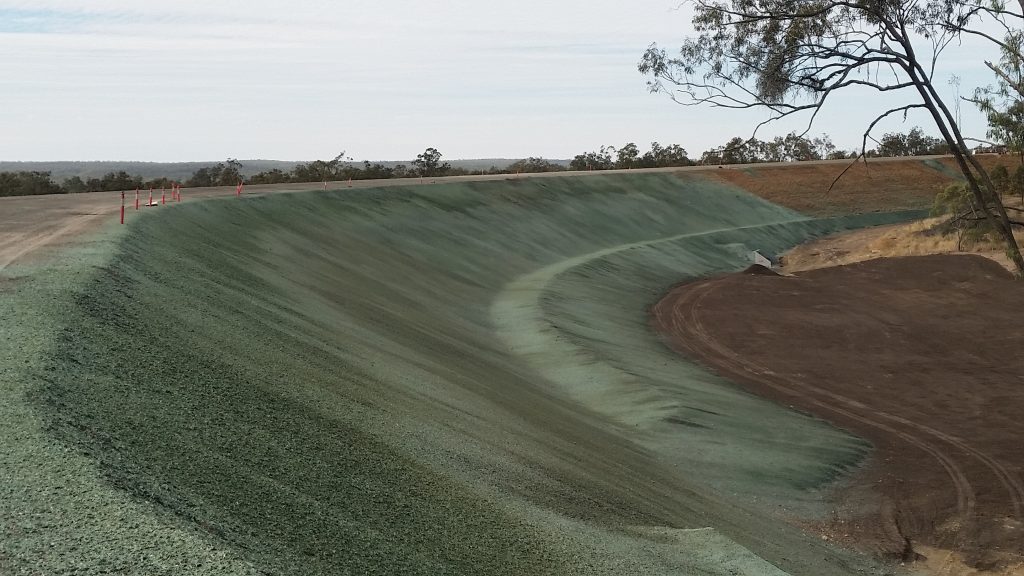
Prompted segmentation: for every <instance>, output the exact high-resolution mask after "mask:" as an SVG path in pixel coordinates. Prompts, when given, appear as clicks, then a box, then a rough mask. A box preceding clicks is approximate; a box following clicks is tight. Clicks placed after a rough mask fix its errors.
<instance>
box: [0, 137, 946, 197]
mask: <svg viewBox="0 0 1024 576" xmlns="http://www.w3.org/2000/svg"><path fill="white" fill-rule="evenodd" d="M946 151H947V149H946V148H944V147H943V146H942V145H941V143H940V142H939V141H938V140H937V139H936V138H932V137H929V136H925V135H924V134H923V132H922V131H921V129H920V128H914V129H912V130H911V131H910V132H909V133H907V134H901V133H888V134H885V135H884V136H883V137H882V139H881V140H880V141H879V145H878V148H877V149H875V150H871V151H869V152H868V153H867V155H868V156H870V157H895V156H920V155H927V154H944V153H945V152H946ZM856 155H857V154H856V153H855V152H851V153H847V152H844V151H842V150H837V149H836V147H835V146H834V145H833V144H832V141H831V140H830V139H829V137H828V136H825V135H823V136H821V137H817V138H807V137H804V136H800V135H798V134H795V133H792V134H788V135H787V136H786V137H785V138H783V137H781V136H780V137H777V138H775V139H774V140H764V141H762V140H758V139H756V138H752V139H747V140H744V139H742V138H738V137H737V138H732V139H731V140H729V141H728V142H726V143H725V144H724V145H722V146H719V147H716V148H713V149H711V150H708V151H706V152H704V154H703V155H702V156H701V161H700V163H701V164H748V163H749V164H754V163H762V162H803V161H808V160H835V159H841V158H853V157H856ZM442 157H443V155H442V154H441V153H440V152H439V151H438V150H437V149H436V148H427V149H426V150H425V151H424V152H423V153H422V154H419V155H418V156H417V157H416V158H415V159H414V160H412V161H411V162H410V163H409V165H406V164H405V163H401V162H370V161H368V160H367V161H363V162H361V163H358V162H352V159H351V158H348V157H346V156H345V153H344V152H342V153H341V154H338V155H337V156H336V157H334V158H333V159H331V160H314V161H312V162H299V163H289V162H276V161H272V160H246V161H244V162H243V161H239V160H236V159H234V158H229V159H228V160H226V161H224V162H218V163H196V162H191V163H189V162H186V163H176V164H158V163H145V162H126V163H118V162H0V196H21V195H30V194H68V193H71V194H74V193H79V192H104V191H106V192H110V191H122V190H124V191H130V190H134V189H149V188H154V189H159V188H170V187H171V186H172V185H173V184H174V183H181V182H184V184H185V186H187V187H189V188H205V187H212V186H235V185H237V184H238V183H239V182H242V181H244V182H245V183H247V184H288V183H300V184H301V183H312V182H326V181H332V182H338V181H345V180H388V179H391V178H433V177H441V176H471V175H485V174H536V173H542V172H562V171H565V170H580V171H590V170H627V169H635V168H673V167H680V166H693V165H694V164H696V162H694V161H692V160H690V158H689V157H687V152H686V150H685V149H684V148H683V147H682V146H680V145H678V144H670V145H668V146H662V145H661V144H659V143H657V142H652V143H651V147H650V150H647V151H646V152H643V153H641V151H640V148H639V147H638V146H637V145H636V144H634V143H632V142H630V143H627V144H625V145H624V146H622V147H621V148H616V147H614V146H602V147H601V148H600V149H599V150H597V151H592V152H586V153H584V154H578V155H576V157H575V158H573V159H572V160H547V159H545V158H540V157H533V156H531V157H529V158H523V159H521V160H503V159H496V160H494V161H493V162H492V161H490V160H453V161H451V162H448V161H442ZM488 162H491V163H490V164H488ZM122 165H125V166H130V167H133V168H135V167H137V168H138V169H139V170H140V172H141V173H144V174H147V176H135V175H132V174H130V173H129V172H127V171H125V170H116V171H110V172H106V173H103V174H102V176H86V175H88V174H92V173H94V172H96V171H97V167H99V166H122ZM268 166H269V168H267V167H268ZM12 167H13V168H18V169H19V170H18V171H17V172H2V170H3V169H8V168H12ZM192 167H195V168H194V171H192V172H185V169H186V168H192ZM28 168H31V170H27V169H28ZM261 168H263V169H262V170H261ZM64 174H71V175H70V176H67V177H66V178H64V179H63V180H62V182H61V183H60V184H57V183H55V182H54V178H57V179H59V178H60V177H61V176H62V175H64ZM153 174H157V176H155V177H153V176H152V175H153Z"/></svg>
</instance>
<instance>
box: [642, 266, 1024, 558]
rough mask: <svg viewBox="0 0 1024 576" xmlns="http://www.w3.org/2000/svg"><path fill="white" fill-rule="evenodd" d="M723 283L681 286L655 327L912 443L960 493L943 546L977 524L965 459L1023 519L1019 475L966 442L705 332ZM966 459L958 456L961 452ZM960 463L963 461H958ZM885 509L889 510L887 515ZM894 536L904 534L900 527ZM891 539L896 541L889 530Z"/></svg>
mask: <svg viewBox="0 0 1024 576" xmlns="http://www.w3.org/2000/svg"><path fill="white" fill-rule="evenodd" d="M721 281H722V279H713V280H707V281H703V282H700V283H696V284H691V285H687V286H683V287H680V288H677V289H675V290H673V291H672V292H671V293H670V295H669V296H667V297H666V298H665V299H663V300H662V301H660V302H659V303H658V304H656V305H655V306H654V308H653V309H652V312H653V314H654V316H655V319H656V322H658V323H659V324H660V325H661V326H664V327H666V330H665V331H666V332H667V333H668V334H669V335H670V336H672V337H674V339H675V343H676V344H678V345H679V346H680V347H682V348H684V349H686V350H687V351H689V352H690V353H691V354H694V355H696V356H697V357H703V358H706V359H707V360H709V361H710V363H711V364H713V365H715V366H718V367H720V368H722V369H723V371H724V372H726V373H730V374H733V375H736V376H740V377H746V378H751V379H753V380H755V381H756V382H758V383H760V384H763V385H765V386H767V387H768V388H770V389H772V390H774V391H776V392H777V393H780V394H783V395H787V396H792V397H799V398H801V399H802V401H803V402H805V403H807V404H810V405H811V406H813V407H814V408H815V410H814V411H818V410H823V411H824V414H828V413H832V414H835V415H837V416H839V417H841V418H845V419H848V420H849V421H852V422H856V423H860V424H863V425H865V426H870V427H872V428H875V429H877V430H881V431H884V432H886V433H887V434H891V435H893V436H895V437H897V438H899V439H901V440H903V441H905V442H907V443H908V444H910V445H912V446H915V447H917V448H919V449H921V450H923V451H924V452H926V453H927V454H929V455H930V456H931V457H932V458H934V459H935V461H936V462H937V463H938V464H939V465H940V466H941V468H942V469H943V470H944V471H945V473H946V475H947V476H948V478H949V481H950V483H951V485H952V486H953V489H954V491H955V493H956V503H957V511H958V513H957V516H958V517H959V519H960V524H959V526H958V527H957V531H956V533H955V536H954V538H953V539H952V541H951V542H948V543H947V542H940V546H941V547H942V548H947V549H949V550H952V551H959V550H960V549H961V548H962V547H963V545H964V541H963V538H964V536H963V535H964V533H965V532H969V528H970V527H971V523H973V522H976V521H977V519H978V518H977V516H976V513H977V494H976V493H975V489H974V488H973V486H972V484H971V482H970V481H969V479H968V474H967V472H966V470H965V468H964V466H963V465H962V464H961V463H960V462H962V458H963V457H967V458H971V459H975V460H977V461H978V462H980V463H981V465H982V466H983V468H984V469H987V470H988V471H989V472H990V473H991V474H992V476H993V477H994V478H995V479H996V481H997V482H998V484H999V485H1000V486H1002V488H1003V490H1005V492H1006V494H1007V497H1008V500H1007V504H1008V506H1009V508H1012V517H1013V518H1017V519H1020V518H1021V509H1022V507H1024V485H1022V482H1021V481H1020V479H1019V478H1017V477H1016V475H1015V474H1014V473H1013V472H1011V471H1010V470H1009V469H1007V467H1006V466H1005V465H1003V463H1002V462H1000V461H999V460H997V459H996V458H993V457H992V456H991V455H989V454H988V453H986V452H984V451H983V450H980V449H978V448H976V447H975V446H973V445H971V444H969V443H968V442H966V441H964V440H963V439H962V438H960V437H958V436H956V435H953V434H949V433H946V432H943V431H942V430H939V429H937V428H935V427H933V426H930V425H928V424H923V423H920V422H916V421H914V420H911V419H909V418H906V417H904V416H900V415H897V414H892V413H890V412H887V411H885V410H879V409H878V408H877V407H874V406H867V405H865V404H863V403H862V402H859V401H857V400H855V399H853V398H850V397H847V396H845V395H842V394H838V393H835V392H833V391H829V390H821V389H819V388H817V387H814V386H811V385H803V384H802V383H801V382H800V381H799V380H798V379H788V378H784V377H782V376H780V375H778V374H776V373H775V372H773V371H772V370H770V369H769V368H767V367H765V366H763V365H761V364H758V363H757V362H754V361H752V360H750V359H748V358H744V357H742V356H741V355H740V354H738V353H736V352H735V351H734V350H732V349H731V348H729V347H728V346H726V345H724V344H722V343H721V342H719V341H718V340H717V339H716V338H715V337H714V336H712V334H711V333H710V331H709V330H708V329H707V327H706V325H705V323H704V319H703V317H702V314H701V310H700V309H701V306H702V304H703V302H704V300H705V299H706V298H707V297H708V296H709V295H711V294H713V293H714V292H715V291H716V289H717V288H718V285H719V283H720V282H721ZM958 452H959V453H962V454H963V456H960V454H959V453H958ZM958 458H960V461H959V462H958ZM882 508H883V510H882V515H883V517H888V521H887V523H889V522H893V523H895V522H896V518H897V516H896V512H895V511H894V510H893V507H892V506H891V505H890V506H888V507H886V505H885V503H883V507H882ZM885 509H888V510H890V512H889V513H888V514H886V513H885V511H884V510H885ZM893 527H894V528H896V532H897V533H898V534H900V535H902V534H903V531H902V529H901V528H900V527H899V526H898V525H894V526H893ZM965 528H966V529H965ZM887 532H889V534H890V537H891V536H893V534H892V532H891V531H890V530H887ZM952 556H953V554H952V553H950V554H949V557H948V558H947V561H946V562H944V563H943V570H942V572H945V571H947V570H948V571H952V570H954V564H955V561H954V560H953V558H952Z"/></svg>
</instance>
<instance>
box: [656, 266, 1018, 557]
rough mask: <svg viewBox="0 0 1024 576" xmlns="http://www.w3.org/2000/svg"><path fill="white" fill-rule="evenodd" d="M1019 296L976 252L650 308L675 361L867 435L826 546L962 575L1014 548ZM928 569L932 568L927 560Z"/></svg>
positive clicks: (736, 283) (678, 293)
mask: <svg viewBox="0 0 1024 576" xmlns="http://www.w3.org/2000/svg"><path fill="white" fill-rule="evenodd" d="M1019 302H1020V285H1019V283H1016V282H1014V281H1013V280H1012V279H1011V278H1010V277H1009V275H1008V274H1007V273H1006V272H1005V271H1004V270H1003V269H1002V268H1001V267H1000V266H999V265H997V264H995V263H993V262H991V261H989V260H986V259H984V258H982V257H976V256H927V257H915V258H894V259H883V260H874V261H870V262H866V263H861V264H856V265H851V266H844V267H837V268H828V269H822V270H816V271H812V272H807V273H804V274H801V275H799V276H793V277H785V276H778V275H774V274H751V273H747V274H736V275H730V276H724V277H719V278H714V279H710V280H706V281H702V282H697V283H693V284H689V285H684V286H680V287H678V288H676V289H674V290H673V291H672V292H671V293H670V294H669V295H668V296H667V297H666V298H665V299H663V300H662V301H661V302H659V303H658V304H657V305H656V307H655V308H654V311H653V313H654V316H653V318H654V322H655V324H656V327H657V328H658V329H659V330H661V331H662V332H663V333H665V334H666V335H667V336H669V338H670V343H671V345H672V346H673V347H674V348H676V349H677V350H679V351H681V352H683V353H684V354H687V355H689V356H692V357H694V358H696V359H698V360H700V361H702V362H705V363H707V364H709V365H711V366H712V367H713V368H715V369H717V370H718V371H720V372H722V373H723V374H725V375H727V376H729V377H732V378H734V379H735V380H737V381H738V382H741V383H742V384H744V385H745V386H747V387H748V388H749V389H751V390H752V391H754V392H756V393H758V394H761V395H764V396H767V397H770V398H772V399H775V400H777V401H780V402H783V403H786V404H788V405H791V406H793V407H795V408H797V409H801V410H805V411H808V412H811V413H813V414H814V415H816V416H819V417H821V418H824V419H826V420H828V421H830V422H832V423H834V424H836V425H838V426H840V427H844V428H847V429H850V430H853V431H855V432H856V433H858V434H861V435H863V436H865V437H867V438H869V439H870V440H871V441H872V442H873V443H874V445H875V447H876V453H875V457H874V458H873V460H872V461H871V462H870V463H869V464H868V465H867V466H866V467H865V468H864V469H863V470H862V471H861V473H860V474H859V475H858V476H857V477H856V478H855V479H854V481H853V482H852V483H851V484H850V485H848V486H846V487H844V489H843V490H842V491H841V493H840V494H839V495H837V497H836V513H835V514H834V516H833V518H832V519H831V520H830V521H829V522H826V523H824V524H823V525H820V526H817V527H815V528H817V529H819V530H821V531H822V532H823V535H824V536H825V537H828V538H833V539H838V540H841V541H845V542H846V543H848V544H853V545H856V546H858V547H861V548H866V549H868V550H871V551H873V552H877V553H881V554H883V555H886V556H890V557H896V558H900V559H902V560H915V559H916V560H922V559H923V558H921V556H920V555H919V553H918V551H917V550H915V546H919V545H921V544H925V545H927V546H929V547H932V548H938V549H942V550H949V551H953V552H955V553H956V554H957V555H958V556H960V557H961V558H962V559H963V561H964V562H966V563H967V564H968V565H970V566H972V567H975V568H978V569H994V568H1005V567H1009V566H1014V565H1017V564H1019V563H1020V561H1021V559H1022V552H1024V525H1022V523H1021V521H1022V520H1024V517H1022V516H1021V513H1022V507H1024V483H1022V481H1021V470H1022V468H1024V453H1022V452H1021V451H1020V438H1021V435H1022V433H1024V422H1022V419H1021V418H1020V414H1021V413H1022V411H1024V374H1022V371H1021V368H1022V366H1021V360H1020V356H1019V350H1020V346H1021V344H1024V332H1022V330H1021V328H1020V326H1021V321H1022V320H1024V313H1022V312H1021V309H1020V306H1019ZM932 560H934V559H932Z"/></svg>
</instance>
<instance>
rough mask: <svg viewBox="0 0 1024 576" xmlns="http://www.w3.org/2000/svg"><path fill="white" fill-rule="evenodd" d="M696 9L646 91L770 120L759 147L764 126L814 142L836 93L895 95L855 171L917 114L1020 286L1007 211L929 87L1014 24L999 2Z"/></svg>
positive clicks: (647, 59)
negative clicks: (895, 127) (947, 59)
mask: <svg viewBox="0 0 1024 576" xmlns="http://www.w3.org/2000/svg"><path fill="white" fill-rule="evenodd" d="M1020 1H1021V2H1022V3H1024V0H1020ZM692 5H693V8H694V17H693V26H694V29H695V34H694V35H693V36H691V37H689V38H687V39H686V40H685V41H684V42H683V44H682V46H681V48H680V49H679V51H678V52H676V53H674V54H673V55H669V54H668V53H667V52H666V51H665V50H663V49H661V48H659V47H658V46H657V45H651V46H650V47H649V48H648V50H647V51H646V52H645V54H644V55H643V58H642V59H641V61H640V64H639V69H640V71H641V72H642V73H644V74H645V75H647V76H648V86H649V88H650V89H651V91H653V92H662V93H666V94H669V95H670V96H671V97H672V98H673V99H674V100H675V101H677V102H679V103H681V104H684V105H687V106H697V105H705V106H715V107H720V108H726V109H731V110H751V109H759V110H762V111H765V112H766V113H767V115H768V116H767V119H765V120H764V121H762V122H761V123H759V124H758V125H757V126H756V127H755V129H754V136H756V134H757V130H758V129H759V128H761V127H762V126H764V125H766V124H769V123H771V122H775V121H778V120H781V119H784V118H790V117H802V118H804V119H806V121H807V126H808V127H807V130H808V131H809V130H810V127H811V125H812V124H813V122H814V120H815V118H816V117H817V115H818V113H819V112H820V111H821V110H822V109H823V108H824V107H825V106H826V105H827V104H828V103H829V101H830V98H831V97H832V96H833V95H835V94H837V93H840V92H844V91H849V90H856V89H869V90H874V91H877V92H881V93H887V94H890V95H891V101H892V102H893V105H892V107H889V108H887V109H884V110H879V112H878V115H877V116H876V117H875V118H874V119H873V120H872V121H871V122H869V123H868V125H867V126H866V128H865V131H864V134H863V139H862V146H861V150H860V153H859V155H858V157H857V159H860V158H864V157H865V153H866V151H867V141H868V139H869V138H871V131H872V130H873V129H874V128H875V126H876V125H878V123H879V122H881V121H882V120H883V119H885V118H887V117H890V116H894V115H903V116H904V117H906V115H907V114H908V112H910V111H912V110H915V109H921V110H924V111H926V112H927V113H928V114H929V115H930V116H931V118H932V119H933V121H934V122H935V125H936V127H937V128H938V129H939V133H940V134H941V136H942V138H943V139H945V141H946V142H947V143H948V144H949V147H950V152H951V153H952V155H953V157H954V159H955V161H956V163H957V166H958V167H959V169H960V172H961V173H962V174H963V176H964V179H965V183H966V186H967V188H968V190H969V191H970V194H971V195H972V196H973V197H974V199H975V201H976V204H977V206H978V209H979V210H980V211H981V212H982V214H983V216H984V219H985V221H986V222H987V223H988V225H989V226H990V227H991V229H992V230H993V231H995V232H996V233H997V234H998V236H999V237H1000V238H1001V239H1002V241H1003V242H1004V243H1005V245H1006V251H1007V255H1008V256H1009V257H1010V259H1011V260H1012V261H1013V263H1014V265H1015V266H1016V268H1017V271H1018V273H1021V274H1024V258H1022V256H1021V252H1020V248H1019V247H1018V245H1017V242H1016V240H1015V239H1014V237H1013V232H1012V226H1013V224H1011V221H1010V219H1009V218H1008V217H1007V213H1006V208H1005V206H1003V203H1002V200H1001V198H1000V197H999V194H998V193H997V192H996V191H995V188H994V186H993V185H992V181H991V179H990V178H989V176H988V174H987V173H986V171H985V169H984V168H983V166H982V165H981V164H980V163H979V162H978V160H977V159H976V158H975V157H974V156H973V155H972V153H971V150H970V147H969V146H968V145H967V139H966V138H965V137H964V135H963V133H962V132H961V129H960V126H959V124H958V122H957V118H956V116H955V114H954V113H953V112H952V111H951V110H950V108H949V106H948V105H947V103H946V102H945V101H944V100H943V98H942V96H941V95H940V93H939V90H938V89H937V87H936V85H935V70H936V65H937V63H938V62H939V60H940V58H941V57H942V55H943V53H944V51H945V50H946V48H947V47H948V46H949V45H950V44H951V43H953V42H955V41H957V40H959V39H961V38H963V37H964V36H966V35H972V36H977V35H985V34H986V33H985V32H984V30H985V28H986V26H988V24H987V22H988V21H989V20H993V19H998V18H1011V16H1010V15H1012V18H1016V19H1018V20H1019V19H1020V17H1021V16H1020V13H1017V12H1016V11H1015V9H1014V10H1010V9H1009V8H1008V6H1007V5H1004V4H1000V3H998V0H995V3H990V0H923V1H918V0H692ZM1022 10H1024V6H1022ZM988 39H989V40H990V41H993V42H999V39H998V38H995V37H992V36H988ZM851 166H852V164H851Z"/></svg>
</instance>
